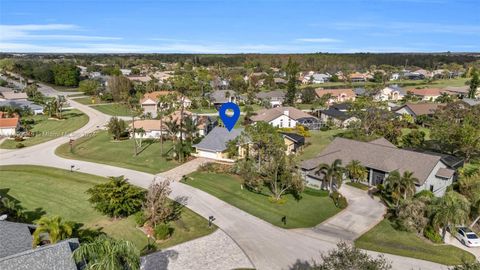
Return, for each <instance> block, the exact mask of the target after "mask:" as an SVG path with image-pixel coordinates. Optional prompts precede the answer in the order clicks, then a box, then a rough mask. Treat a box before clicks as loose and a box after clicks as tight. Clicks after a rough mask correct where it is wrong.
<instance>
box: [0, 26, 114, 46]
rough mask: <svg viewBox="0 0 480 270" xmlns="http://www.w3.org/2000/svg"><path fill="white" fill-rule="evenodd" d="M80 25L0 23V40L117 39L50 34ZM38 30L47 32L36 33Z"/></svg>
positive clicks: (77, 28) (112, 38) (111, 38)
mask: <svg viewBox="0 0 480 270" xmlns="http://www.w3.org/2000/svg"><path fill="white" fill-rule="evenodd" d="M79 29H80V27H78V26H76V25H73V24H23V25H0V41H2V42H6V41H20V40H22V41H23V40H65V41H89V40H90V41H95V40H118V39H121V38H118V37H104V36H88V35H71V34H50V32H55V33H58V32H59V31H72V30H79ZM38 32H48V33H47V34H38Z"/></svg>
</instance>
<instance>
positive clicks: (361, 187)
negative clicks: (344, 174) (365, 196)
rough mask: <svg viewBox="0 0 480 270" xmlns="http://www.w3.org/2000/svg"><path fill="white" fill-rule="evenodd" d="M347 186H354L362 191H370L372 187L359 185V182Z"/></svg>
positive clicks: (349, 183) (348, 183)
mask: <svg viewBox="0 0 480 270" xmlns="http://www.w3.org/2000/svg"><path fill="white" fill-rule="evenodd" d="M345 184H347V185H349V186H352V187H356V188H359V189H361V190H368V189H369V188H370V187H369V186H367V185H365V184H362V183H358V182H346V183H345Z"/></svg>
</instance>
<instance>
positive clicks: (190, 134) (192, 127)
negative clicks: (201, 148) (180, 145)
mask: <svg viewBox="0 0 480 270" xmlns="http://www.w3.org/2000/svg"><path fill="white" fill-rule="evenodd" d="M197 125H198V123H197V121H196V120H194V119H193V118H192V117H187V118H185V119H184V126H183V131H184V132H185V139H187V140H189V141H192V140H193V138H194V137H195V134H196V133H197V130H198V128H197Z"/></svg>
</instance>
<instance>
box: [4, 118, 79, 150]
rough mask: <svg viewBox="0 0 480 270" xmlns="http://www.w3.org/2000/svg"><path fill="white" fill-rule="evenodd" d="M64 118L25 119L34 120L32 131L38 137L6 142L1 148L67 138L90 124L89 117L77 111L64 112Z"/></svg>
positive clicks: (12, 147)
mask: <svg viewBox="0 0 480 270" xmlns="http://www.w3.org/2000/svg"><path fill="white" fill-rule="evenodd" d="M63 117H64V119H61V120H58V119H54V118H48V116H47V115H34V116H28V117H24V119H25V120H28V119H33V120H34V121H35V123H34V125H33V127H32V129H31V131H32V132H33V133H35V134H36V136H34V137H31V138H25V140H24V141H21V142H17V141H14V140H5V141H4V142H3V143H2V144H1V145H0V148H4V149H14V148H16V146H17V144H18V143H22V144H23V145H25V146H32V145H35V144H39V143H43V142H46V141H49V140H53V139H55V138H58V137H61V136H66V135H68V134H69V133H71V132H73V131H75V130H77V129H79V128H81V127H82V126H84V125H86V124H87V122H88V116H87V115H85V114H83V113H81V112H80V111H78V110H75V109H74V110H66V111H64V112H63Z"/></svg>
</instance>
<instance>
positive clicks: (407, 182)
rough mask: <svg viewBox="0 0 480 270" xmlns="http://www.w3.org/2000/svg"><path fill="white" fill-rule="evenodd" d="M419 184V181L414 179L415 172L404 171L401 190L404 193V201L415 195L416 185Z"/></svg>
mask: <svg viewBox="0 0 480 270" xmlns="http://www.w3.org/2000/svg"><path fill="white" fill-rule="evenodd" d="M417 182H418V179H417V178H415V177H413V172H410V171H404V172H403V175H402V178H401V188H402V193H403V199H404V200H406V199H407V197H410V196H413V195H415V191H416V188H415V183H417Z"/></svg>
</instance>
